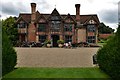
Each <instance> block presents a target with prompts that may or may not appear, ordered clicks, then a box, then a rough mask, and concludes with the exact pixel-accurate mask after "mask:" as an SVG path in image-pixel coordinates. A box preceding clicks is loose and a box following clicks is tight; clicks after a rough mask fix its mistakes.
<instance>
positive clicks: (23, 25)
mask: <svg viewBox="0 0 120 80" xmlns="http://www.w3.org/2000/svg"><path fill="white" fill-rule="evenodd" d="M26 25H27V24H26V23H24V22H22V23H19V24H18V28H26Z"/></svg>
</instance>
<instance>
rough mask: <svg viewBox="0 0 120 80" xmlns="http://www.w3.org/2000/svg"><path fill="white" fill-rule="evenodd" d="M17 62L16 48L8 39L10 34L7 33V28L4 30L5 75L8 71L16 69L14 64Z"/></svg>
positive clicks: (3, 65) (3, 55)
mask: <svg viewBox="0 0 120 80" xmlns="http://www.w3.org/2000/svg"><path fill="white" fill-rule="evenodd" d="M16 62H17V55H16V52H15V50H14V49H13V47H12V44H11V43H10V40H9V39H8V36H7V35H6V33H5V30H4V29H3V31H2V75H3V76H4V75H5V74H7V73H8V72H10V71H12V70H13V69H14V66H15V65H16Z"/></svg>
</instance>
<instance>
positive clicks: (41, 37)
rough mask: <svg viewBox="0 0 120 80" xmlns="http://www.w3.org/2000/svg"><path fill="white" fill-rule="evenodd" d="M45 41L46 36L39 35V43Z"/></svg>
mask: <svg viewBox="0 0 120 80" xmlns="http://www.w3.org/2000/svg"><path fill="white" fill-rule="evenodd" d="M45 40H46V35H39V41H40V42H41V43H44V42H45Z"/></svg>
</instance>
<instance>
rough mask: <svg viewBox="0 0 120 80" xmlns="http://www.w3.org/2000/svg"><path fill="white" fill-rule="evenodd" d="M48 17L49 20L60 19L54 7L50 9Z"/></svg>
mask: <svg viewBox="0 0 120 80" xmlns="http://www.w3.org/2000/svg"><path fill="white" fill-rule="evenodd" d="M48 19H49V20H62V18H61V16H60V14H59V12H58V11H57V9H56V8H55V9H54V10H53V11H52V13H51V15H50V17H49V18H48Z"/></svg>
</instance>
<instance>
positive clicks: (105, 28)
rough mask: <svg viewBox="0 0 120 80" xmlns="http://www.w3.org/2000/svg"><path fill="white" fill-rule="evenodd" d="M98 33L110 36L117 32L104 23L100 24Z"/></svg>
mask: <svg viewBox="0 0 120 80" xmlns="http://www.w3.org/2000/svg"><path fill="white" fill-rule="evenodd" d="M98 31H99V33H100V34H110V33H113V32H114V31H115V30H114V29H112V28H110V27H109V26H106V25H105V24H104V23H100V26H99V28H98Z"/></svg>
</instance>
